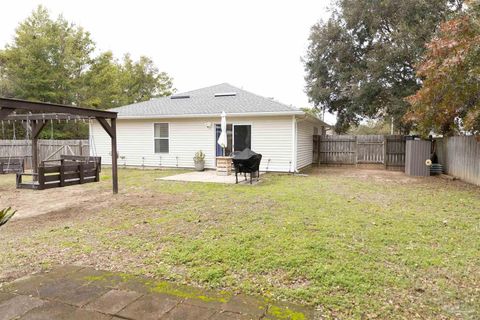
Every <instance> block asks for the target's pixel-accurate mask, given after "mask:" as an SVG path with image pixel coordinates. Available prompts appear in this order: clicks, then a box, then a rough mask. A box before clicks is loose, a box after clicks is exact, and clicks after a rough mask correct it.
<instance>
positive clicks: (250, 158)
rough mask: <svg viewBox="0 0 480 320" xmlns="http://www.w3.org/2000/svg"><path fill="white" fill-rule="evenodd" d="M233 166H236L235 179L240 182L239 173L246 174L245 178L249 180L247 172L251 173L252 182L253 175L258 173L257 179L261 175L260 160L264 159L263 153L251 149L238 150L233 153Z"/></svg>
mask: <svg viewBox="0 0 480 320" xmlns="http://www.w3.org/2000/svg"><path fill="white" fill-rule="evenodd" d="M232 161H233V166H234V167H235V180H236V183H238V174H239V173H240V174H242V173H243V174H244V175H245V180H247V173H250V184H252V178H253V175H254V174H256V175H257V181H258V179H259V177H260V162H261V161H262V155H261V154H259V153H256V152H253V151H252V150H250V149H248V148H247V149H245V150H243V151H237V152H234V153H233V157H232Z"/></svg>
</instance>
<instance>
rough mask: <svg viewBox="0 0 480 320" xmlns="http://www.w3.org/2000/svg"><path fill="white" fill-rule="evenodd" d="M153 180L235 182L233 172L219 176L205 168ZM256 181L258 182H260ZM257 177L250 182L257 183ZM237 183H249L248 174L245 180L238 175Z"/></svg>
mask: <svg viewBox="0 0 480 320" xmlns="http://www.w3.org/2000/svg"><path fill="white" fill-rule="evenodd" d="M264 174H265V172H260V181H261V176H262V175H264ZM155 180H166V181H184V182H211V183H226V184H235V181H236V180H235V174H231V175H229V176H219V175H217V172H216V171H214V170H205V171H192V172H186V173H181V174H176V175H173V176H168V177H163V178H157V179H155ZM260 181H258V182H260ZM258 182H257V179H256V178H254V179H253V183H252V184H257V183H258ZM238 184H250V175H247V180H245V177H244V176H242V175H238Z"/></svg>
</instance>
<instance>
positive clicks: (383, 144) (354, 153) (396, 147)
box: [313, 135, 405, 170]
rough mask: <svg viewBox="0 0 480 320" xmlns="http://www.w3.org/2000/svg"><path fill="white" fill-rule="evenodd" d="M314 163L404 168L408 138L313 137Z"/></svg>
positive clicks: (367, 136) (374, 136)
mask: <svg viewBox="0 0 480 320" xmlns="http://www.w3.org/2000/svg"><path fill="white" fill-rule="evenodd" d="M313 150H314V151H313V152H314V154H313V159H314V162H315V163H318V164H339V165H357V164H383V165H384V166H385V167H386V168H387V169H391V170H403V168H404V167H405V138H404V137H403V136H397V135H389V136H383V135H358V136H354V135H331V136H327V135H322V136H313Z"/></svg>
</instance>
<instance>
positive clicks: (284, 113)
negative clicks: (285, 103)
mask: <svg viewBox="0 0 480 320" xmlns="http://www.w3.org/2000/svg"><path fill="white" fill-rule="evenodd" d="M304 114H305V112H303V111H300V110H298V111H296V110H292V111H279V112H241V113H227V118H228V117H268V116H275V117H277V116H293V115H304ZM212 117H220V114H214V113H210V114H205V113H203V114H177V115H175V114H171V115H166V114H154V115H139V116H122V115H121V114H119V115H118V119H120V120H142V119H175V118H212Z"/></svg>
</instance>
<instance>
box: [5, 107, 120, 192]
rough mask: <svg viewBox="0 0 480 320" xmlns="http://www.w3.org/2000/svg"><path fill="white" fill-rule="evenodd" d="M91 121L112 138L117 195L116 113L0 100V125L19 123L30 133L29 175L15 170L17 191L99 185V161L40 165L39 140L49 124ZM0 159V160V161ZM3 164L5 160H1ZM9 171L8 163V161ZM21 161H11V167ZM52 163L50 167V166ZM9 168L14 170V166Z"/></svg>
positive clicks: (83, 158)
mask: <svg viewBox="0 0 480 320" xmlns="http://www.w3.org/2000/svg"><path fill="white" fill-rule="evenodd" d="M72 118H73V119H75V121H76V120H88V121H90V120H93V119H96V120H97V121H98V122H99V123H100V125H101V126H102V128H103V129H104V130H105V131H106V132H107V134H108V135H109V136H110V138H111V148H112V151H111V155H112V189H113V193H114V194H116V193H118V170H117V158H118V157H117V131H116V120H117V113H116V112H110V111H102V110H95V109H88V108H80V107H75V106H67V105H60V104H52V103H45V102H33V101H27V100H19V99H10V98H0V121H21V122H22V123H25V125H26V128H27V130H28V129H30V131H31V140H32V173H24V172H23V164H22V168H17V169H18V171H14V172H16V173H17V179H16V181H17V188H20V189H34V190H44V189H49V188H57V187H64V186H69V185H74V184H83V183H88V182H98V181H99V180H100V179H99V177H100V170H101V158H100V157H91V156H70V155H60V159H58V160H47V161H42V162H39V159H38V138H39V136H40V133H41V132H42V129H43V128H44V127H45V126H46V124H47V123H48V122H50V123H52V122H53V121H62V120H66V121H68V120H71V119H72ZM0 159H3V158H1V157H0ZM4 160H5V159H4ZM4 160H0V169H2V170H5V169H3V168H5V166H4V165H2V164H4V163H5V161H4ZM8 160H9V161H8V167H9V168H10V164H11V163H10V161H11V160H12V159H10V158H9V159H8ZM17 162H19V163H20V162H21V161H15V160H14V161H13V162H12V163H13V164H16V163H17ZM52 163H53V164H52ZM12 168H14V169H15V168H16V165H14V166H13V167H12ZM27 175H28V176H31V177H32V182H24V181H23V177H24V176H27Z"/></svg>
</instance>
